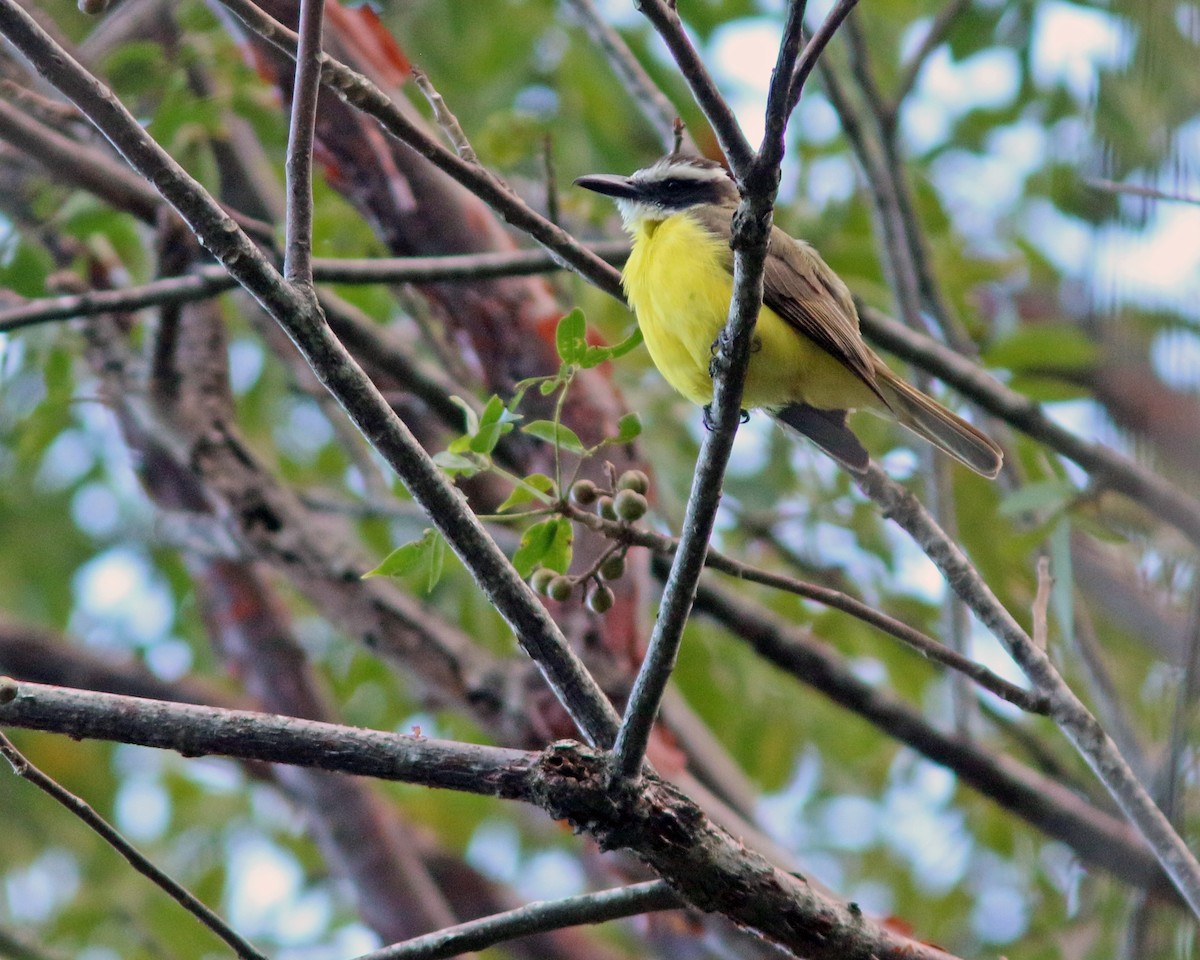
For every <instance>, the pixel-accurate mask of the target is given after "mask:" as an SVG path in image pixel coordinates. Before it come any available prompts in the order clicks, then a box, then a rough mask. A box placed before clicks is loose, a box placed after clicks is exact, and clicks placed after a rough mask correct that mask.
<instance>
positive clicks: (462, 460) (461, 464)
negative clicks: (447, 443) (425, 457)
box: [433, 444, 487, 477]
mask: <svg viewBox="0 0 1200 960" xmlns="http://www.w3.org/2000/svg"><path fill="white" fill-rule="evenodd" d="M452 446H453V444H452ZM480 459H481V458H479V457H464V456H463V455H462V452H461V451H458V450H442V451H441V452H440V453H435V454H434V455H433V462H434V463H436V464H437V465H438V466H439V467H441V468H442V471H443V472H444V473H445V474H446V475H447V476H451V477H459V476H461V477H473V476H475V474H477V473H479V471H480V470H484V469H486V468H487V464H486V463H480V462H479V461H480Z"/></svg>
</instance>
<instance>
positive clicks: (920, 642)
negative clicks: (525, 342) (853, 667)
mask: <svg viewBox="0 0 1200 960" xmlns="http://www.w3.org/2000/svg"><path fill="white" fill-rule="evenodd" d="M567 516H568V517H570V518H571V520H573V521H574V522H575V523H581V524H584V525H585V526H588V527H590V528H591V529H593V530H596V531H597V532H599V533H602V534H604V535H605V536H606V537H608V538H610V539H611V540H614V541H617V542H623V543H628V544H631V545H635V546H639V547H646V548H647V549H650V550H653V551H654V552H655V553H658V554H661V555H662V556H666V557H669V556H671V555H673V554H674V553H675V551H676V550H677V549H678V548H679V540H678V539H676V538H673V537H668V536H665V535H664V534H660V533H655V532H654V531H652V530H648V529H646V528H644V527H639V526H635V525H633V524H623V523H619V522H616V521H613V520H605V519H603V518H602V517H599V516H597V515H596V514H594V513H590V512H588V511H586V510H582V509H580V508H578V507H575V506H573V505H571V504H568V505H567ZM704 565H705V566H706V567H708V568H709V569H712V570H717V571H720V572H721V573H724V574H728V575H729V576H731V577H734V578H736V579H738V580H744V581H747V582H750V583H758V584H762V585H763V586H765V587H772V588H773V589H775V590H782V591H783V592H784V593H791V594H794V595H795V596H797V597H803V598H804V599H806V600H815V601H816V602H817V603H820V604H823V605H824V606H827V607H830V608H831V609H834V610H840V611H842V612H843V613H846V614H849V615H850V616H852V617H854V618H855V619H857V620H861V621H862V622H863V623H866V624H870V625H871V626H873V627H875V628H876V629H877V630H880V631H882V632H883V633H885V634H887V635H888V636H890V637H894V638H895V639H897V640H899V641H900V642H901V643H903V644H906V645H907V646H909V647H911V648H912V649H913V650H916V651H917V652H918V653H919V654H921V656H923V657H924V658H925V659H927V660H932V661H933V662H935V663H939V664H941V665H942V666H944V667H948V668H949V669H951V670H956V671H958V672H960V673H962V674H964V675H965V676H966V677H968V678H969V679H971V680H973V681H975V683H977V684H979V686H981V687H983V688H984V689H985V690H988V691H990V692H991V693H994V694H995V695H996V696H998V697H1000V698H1001V699H1002V700H1007V701H1008V702H1009V703H1011V704H1013V705H1014V706H1018V707H1020V708H1021V709H1022V710H1026V711H1028V712H1030V713H1038V714H1046V713H1048V712H1049V710H1050V705H1049V702H1048V701H1047V700H1046V698H1045V697H1044V696H1042V695H1041V694H1039V693H1036V692H1031V691H1029V690H1026V689H1025V688H1023V687H1019V686H1017V685H1016V684H1014V683H1010V682H1009V681H1008V680H1005V679H1004V678H1003V677H1001V676H999V675H997V674H995V673H993V672H992V671H991V670H989V669H988V668H987V667H985V666H984V665H983V664H981V663H978V662H976V661H974V660H971V659H970V658H968V657H966V656H963V655H962V654H961V653H959V652H957V651H955V650H953V649H952V648H950V647H947V646H946V645H945V644H943V643H939V642H938V641H937V640H935V639H934V638H933V637H930V636H928V635H927V634H924V633H922V632H921V631H920V630H917V629H916V628H915V627H911V626H909V625H908V624H907V623H904V622H903V621H901V620H897V619H896V618H895V617H890V616H888V615H887V614H886V613H884V612H883V611H882V610H876V609H875V608H874V607H872V606H871V605H870V604H868V603H864V602H863V601H862V600H859V599H857V598H856V597H852V596H850V595H849V594H848V593H844V592H843V591H841V590H834V589H833V588H831V587H825V586H821V585H820V584H816V583H809V582H807V581H805V580H798V579H796V578H795V577H789V576H786V575H784V574H780V573H772V572H771V571H769V570H763V569H762V568H760V567H756V566H754V565H753V564H749V563H744V562H742V561H740V560H736V559H734V558H733V557H730V556H729V555H727V554H724V553H722V552H721V551H719V550H714V549H711V548H710V549H709V551H708V553H707V554H706V556H705V559H704Z"/></svg>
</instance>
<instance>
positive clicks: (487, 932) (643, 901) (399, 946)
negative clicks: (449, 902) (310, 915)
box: [357, 880, 684, 960]
mask: <svg viewBox="0 0 1200 960" xmlns="http://www.w3.org/2000/svg"><path fill="white" fill-rule="evenodd" d="M682 906H684V902H683V901H682V900H681V899H680V898H679V894H677V893H676V892H675V891H674V890H672V889H671V887H670V886H669V885H667V884H666V883H664V882H663V881H662V880H648V881H646V882H645V883H635V884H632V885H630V886H628V887H618V888H617V889H615V890H601V891H600V892H599V893H584V894H580V895H579V896H576V897H563V898H562V899H561V900H546V901H539V902H535V903H529V904H526V905H525V906H523V907H518V908H517V909H515V910H507V911H505V912H504V913H497V914H493V915H492V916H490V917H480V918H479V919H478V920H469V921H467V922H466V923H460V924H458V925H457V926H453V927H447V928H446V929H444V930H438V931H437V932H436V933H429V934H426V935H424V936H421V937H414V938H413V939H412V940H406V941H404V942H403V943H394V944H392V945H391V946H388V947H383V948H382V949H380V950H372V951H371V952H370V953H364V954H363V955H362V956H361V957H358V958H357V960H443V958H446V957H457V956H461V955H462V954H464V953H468V952H470V951H474V950H486V949H487V948H488V947H494V946H496V945H497V944H501V943H505V942H506V941H508V940H515V939H516V938H517V937H527V936H529V935H531V934H535V933H545V932H547V931H549V930H561V929H562V928H563V927H575V926H579V925H580V924H585V923H606V922H607V921H609V920H620V919H621V918H623V917H632V916H636V915H638V914H643V913H652V912H656V911H660V910H675V909H678V908H679V907H682Z"/></svg>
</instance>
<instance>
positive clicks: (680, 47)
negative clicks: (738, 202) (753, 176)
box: [634, 0, 754, 177]
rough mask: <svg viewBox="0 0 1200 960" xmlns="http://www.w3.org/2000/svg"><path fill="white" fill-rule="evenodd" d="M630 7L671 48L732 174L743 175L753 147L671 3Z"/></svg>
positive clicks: (657, 0)
mask: <svg viewBox="0 0 1200 960" xmlns="http://www.w3.org/2000/svg"><path fill="white" fill-rule="evenodd" d="M634 6H636V7H637V8H638V10H640V11H641V12H642V13H643V14H644V15H645V17H646V19H647V20H649V21H650V23H651V24H653V25H654V29H655V30H657V31H658V35H659V36H660V37H662V39H663V42H664V43H665V44H666V45H667V49H668V50H670V51H671V56H672V57H674V58H675V63H676V65H677V66H678V67H679V72H680V73H682V74H683V77H684V79H685V80H686V81H687V83H688V86H689V87H690V88H691V91H692V96H693V97H695V98H696V103H697V104H699V106H700V109H701V110H703V111H704V115H705V116H706V117H708V122H709V123H711V124H712V128H713V132H714V133H715V134H716V135H717V141H718V142H719V143H720V144H721V149H722V150H723V151H724V153H725V156H726V158H727V159H728V160H729V166H730V168H731V169H732V170H733V172H734V174H735V175H737V176H739V177H741V176H745V174H746V173H747V172H748V171H749V169H750V165H751V164H752V163H753V162H754V148H753V147H751V146H750V141H749V140H747V139H746V135H745V134H744V133H742V128H741V126H740V125H739V124H738V122H737V117H735V116H734V115H733V111H732V110H731V109H730V108H729V104H728V103H726V102H725V98H724V97H722V96H721V91H720V90H718V89H717V84H716V82H715V81H714V80H713V78H712V75H711V74H710V73H709V72H708V68H707V67H706V66H705V65H704V61H703V60H701V59H700V54H699V52H698V51H697V50H696V48H695V47H694V46H693V45H692V41H691V40H690V39H689V38H688V35H687V31H686V30H684V29H683V21H681V20H680V19H679V14H678V13H677V12H676V10H675V4H674V3H671V2H668V0H635V2H634Z"/></svg>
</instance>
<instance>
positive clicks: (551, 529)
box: [512, 517, 574, 577]
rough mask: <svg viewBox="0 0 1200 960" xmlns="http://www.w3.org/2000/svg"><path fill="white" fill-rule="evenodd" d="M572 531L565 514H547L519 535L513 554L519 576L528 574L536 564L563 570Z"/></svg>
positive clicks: (569, 547)
mask: <svg viewBox="0 0 1200 960" xmlns="http://www.w3.org/2000/svg"><path fill="white" fill-rule="evenodd" d="M573 537H574V530H573V528H572V526H571V521H569V520H567V519H566V518H565V517H550V518H549V519H548V520H542V521H541V522H540V523H535V524H534V525H533V526H531V527H530V528H529V529H528V530H526V531H525V532H524V533H523V534H522V535H521V543H520V545H519V546H518V547H517V552H516V553H514V554H513V561H512V562H513V566H514V567H516V568H517V573H519V574H520V575H521V576H522V577H527V576H529V574H530V573H532V572H533V568H534V567H536V566H539V565H541V566H543V567H546V568H548V569H550V570H556V571H558V572H559V573H565V572H566V570H567V567H568V566H570V564H571V541H572V538H573Z"/></svg>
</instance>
